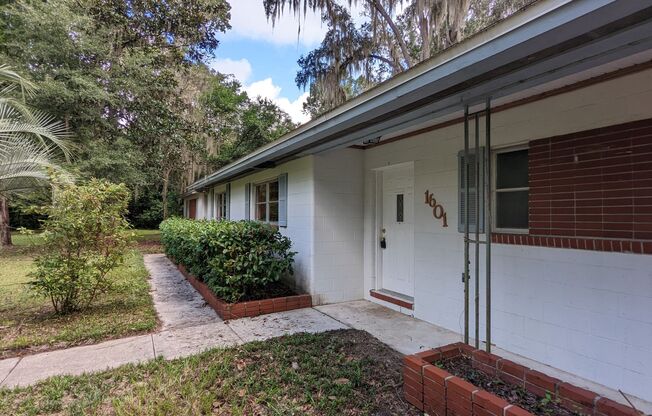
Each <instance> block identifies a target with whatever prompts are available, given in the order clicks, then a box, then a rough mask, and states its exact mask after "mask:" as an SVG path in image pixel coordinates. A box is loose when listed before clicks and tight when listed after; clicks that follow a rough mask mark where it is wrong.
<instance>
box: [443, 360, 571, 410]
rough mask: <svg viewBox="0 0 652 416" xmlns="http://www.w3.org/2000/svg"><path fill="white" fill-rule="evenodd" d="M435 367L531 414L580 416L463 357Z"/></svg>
mask: <svg viewBox="0 0 652 416" xmlns="http://www.w3.org/2000/svg"><path fill="white" fill-rule="evenodd" d="M435 365H436V366H437V367H439V368H442V369H444V370H446V371H448V372H449V373H451V374H453V375H455V376H457V377H460V378H462V379H464V380H466V381H468V382H469V383H471V384H473V385H474V386H476V387H479V388H481V389H484V390H486V391H488V392H489V393H493V394H495V395H496V396H498V397H500V398H502V399H504V400H506V401H508V402H509V403H511V404H514V405H517V406H520V407H522V408H523V409H525V410H527V411H528V412H530V413H533V414H535V415H542V416H552V415H555V416H580V415H581V414H580V413H577V412H573V411H571V410H568V409H566V408H564V407H561V405H560V404H559V403H557V402H556V401H555V400H554V399H553V398H543V399H541V398H539V397H537V396H536V395H534V394H532V393H530V392H528V391H527V390H525V389H524V388H521V387H518V386H514V385H512V384H508V383H505V382H504V381H502V380H500V379H498V378H495V377H491V376H489V375H487V374H486V373H483V372H482V371H480V370H477V369H475V368H473V366H472V362H471V358H469V357H467V356H464V355H461V356H458V357H455V358H451V359H448V360H443V361H438V362H436V363H435Z"/></svg>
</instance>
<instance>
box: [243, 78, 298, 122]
mask: <svg viewBox="0 0 652 416" xmlns="http://www.w3.org/2000/svg"><path fill="white" fill-rule="evenodd" d="M244 89H245V91H247V94H248V95H249V96H250V97H252V98H253V97H258V96H260V97H263V98H268V99H270V100H272V101H273V102H274V103H275V104H276V105H277V106H279V108H280V109H281V110H283V111H285V112H286V113H288V114H289V115H290V118H292V121H294V122H295V123H306V122H307V121H309V120H310V116H308V115H306V114H304V113H303V103H304V102H305V101H306V100H307V99H308V93H307V92H305V93H303V94H301V95H300V96H299V97H298V98H297V99H296V100H294V101H291V100H290V99H289V98H287V97H282V96H281V87H279V86H278V85H275V84H274V82H273V81H272V78H265V79H263V80H261V81H256V82H253V83H251V84H250V85H248V86H245V88H244Z"/></svg>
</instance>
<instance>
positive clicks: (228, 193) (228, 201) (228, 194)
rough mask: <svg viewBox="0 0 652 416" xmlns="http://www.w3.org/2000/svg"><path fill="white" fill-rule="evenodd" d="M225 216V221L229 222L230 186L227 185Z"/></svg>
mask: <svg viewBox="0 0 652 416" xmlns="http://www.w3.org/2000/svg"><path fill="white" fill-rule="evenodd" d="M225 197H226V215H225V219H227V220H230V219H231V184H230V183H227V184H226V195H225Z"/></svg>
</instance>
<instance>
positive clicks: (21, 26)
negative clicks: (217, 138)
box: [0, 0, 229, 225]
mask: <svg viewBox="0 0 652 416" xmlns="http://www.w3.org/2000/svg"><path fill="white" fill-rule="evenodd" d="M0 24H2V25H3V29H4V30H3V40H4V42H3V43H2V44H1V45H0V58H2V57H4V59H6V60H7V61H8V62H11V63H12V64H13V65H14V66H16V67H20V68H23V69H24V70H25V71H26V72H28V73H29V74H30V77H31V78H32V79H33V80H34V82H35V83H36V84H38V85H39V87H40V88H39V91H38V93H37V94H36V95H35V96H34V97H33V105H34V106H35V107H37V108H40V109H41V110H47V111H48V112H50V113H52V114H53V115H54V116H55V117H57V118H59V119H61V120H64V123H65V124H66V125H67V126H69V127H70V129H71V130H72V131H73V132H74V137H75V144H76V145H77V147H78V148H79V154H80V156H81V157H80V158H79V159H77V160H76V161H74V167H73V169H75V171H76V172H77V173H78V174H79V176H80V178H82V179H89V178H92V177H105V178H110V179H111V180H112V181H114V182H124V183H125V184H126V185H127V186H128V187H129V189H131V190H132V191H133V193H132V195H133V197H134V199H133V200H132V201H131V207H132V208H133V211H132V212H131V213H130V216H131V219H132V220H134V221H136V224H138V222H137V221H138V219H139V218H140V217H141V215H143V214H144V213H145V212H147V214H146V217H148V218H150V219H151V218H152V215H153V214H152V212H153V211H152V210H153V209H156V210H158V212H159V219H160V218H162V217H163V215H164V214H167V210H168V207H169V206H172V207H175V206H178V203H176V202H175V203H168V202H169V201H168V198H167V192H166V190H167V189H168V188H170V187H173V188H175V192H176V190H177V189H178V188H180V187H181V184H180V182H181V179H182V177H183V175H182V171H183V169H184V163H183V158H185V157H187V156H188V153H189V152H192V151H194V149H196V148H198V147H199V148H201V147H202V146H201V145H199V144H198V142H201V141H205V142H207V141H209V140H210V138H208V137H207V136H206V134H205V133H204V132H203V130H202V128H203V127H204V123H203V121H202V119H201V117H199V118H194V117H197V116H198V115H201V112H200V111H197V94H195V95H194V96H188V95H187V94H185V93H184V92H185V91H186V90H196V89H198V88H200V85H201V83H202V82H205V81H204V80H203V79H204V78H205V77H213V76H214V75H213V74H211V73H210V71H209V70H208V69H207V68H206V67H205V65H204V64H203V63H202V60H203V59H205V58H206V57H207V56H209V55H210V54H211V53H212V51H213V49H215V48H216V47H217V46H218V43H219V42H218V39H217V36H218V35H219V33H221V32H224V31H225V30H227V29H228V28H229V4H228V3H227V2H226V1H225V0H197V1H193V2H186V1H182V0H172V1H166V2H159V1H153V0H133V1H127V2H125V1H123V0H108V1H103V0H90V1H84V2H78V1H76V0H53V1H48V2H33V1H28V0H17V1H15V2H13V3H12V4H10V5H8V6H6V7H4V9H3V13H2V14H0ZM52 45H56V47H52ZM198 73H201V74H202V75H197V74H198ZM194 82H197V83H198V85H197V86H195V85H189V84H193V83H194ZM193 100H194V101H193ZM198 158H199V159H201V160H198V163H200V164H204V165H205V164H206V162H205V159H206V155H205V154H204V153H203V152H198ZM148 221H149V222H151V221H150V220H148ZM148 225H151V224H148Z"/></svg>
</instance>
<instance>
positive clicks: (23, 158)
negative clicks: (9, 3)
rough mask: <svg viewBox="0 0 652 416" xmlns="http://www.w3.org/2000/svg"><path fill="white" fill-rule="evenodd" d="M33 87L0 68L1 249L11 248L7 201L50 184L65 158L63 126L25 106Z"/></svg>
mask: <svg viewBox="0 0 652 416" xmlns="http://www.w3.org/2000/svg"><path fill="white" fill-rule="evenodd" d="M35 89H36V87H35V85H34V84H32V83H31V82H29V81H27V80H25V79H24V78H23V77H21V76H20V75H18V74H17V73H16V72H14V71H12V70H11V69H10V68H9V67H7V66H6V65H0V245H2V246H9V245H11V229H10V227H9V205H8V198H9V196H10V195H12V194H16V193H20V192H25V191H28V190H31V189H33V188H34V187H37V186H42V185H43V184H47V183H48V182H49V178H50V175H51V173H52V172H53V171H57V170H60V168H59V166H58V165H57V164H56V161H57V159H58V158H59V156H61V155H64V156H68V155H69V153H68V143H67V141H66V138H67V136H68V134H67V131H66V129H65V127H64V126H63V124H62V123H60V122H58V121H54V120H53V118H52V117H50V116H49V115H47V114H45V113H43V112H40V111H38V110H34V109H33V108H31V107H29V106H28V105H27V103H26V102H25V100H26V97H29V96H31V95H33V93H34V91H35Z"/></svg>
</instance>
